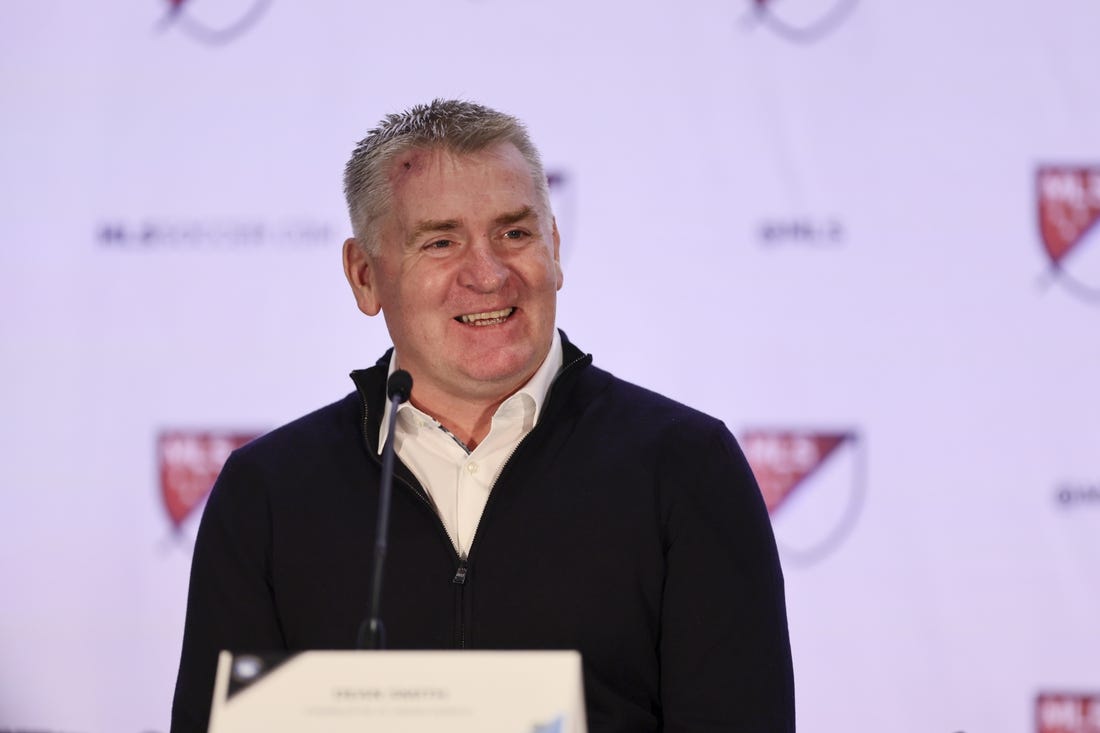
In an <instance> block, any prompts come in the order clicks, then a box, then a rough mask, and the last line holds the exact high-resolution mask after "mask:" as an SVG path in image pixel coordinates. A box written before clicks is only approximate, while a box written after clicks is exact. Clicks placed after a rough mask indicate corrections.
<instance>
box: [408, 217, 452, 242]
mask: <svg viewBox="0 0 1100 733" xmlns="http://www.w3.org/2000/svg"><path fill="white" fill-rule="evenodd" d="M455 229H458V220H456V219H426V220H424V221H422V222H419V223H418V224H417V225H416V226H415V227H413V229H412V231H411V232H409V237H408V239H407V240H405V243H406V244H410V245H411V244H415V243H416V240H418V239H420V237H422V236H424V235H425V234H427V233H428V232H453V231H454V230H455Z"/></svg>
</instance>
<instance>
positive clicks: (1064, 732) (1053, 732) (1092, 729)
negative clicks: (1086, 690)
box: [1035, 692, 1100, 733]
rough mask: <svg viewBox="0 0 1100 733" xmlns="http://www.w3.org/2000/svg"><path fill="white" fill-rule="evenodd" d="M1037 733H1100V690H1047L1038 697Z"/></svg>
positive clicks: (1036, 704)
mask: <svg viewBox="0 0 1100 733" xmlns="http://www.w3.org/2000/svg"><path fill="white" fill-rule="evenodd" d="M1035 730H1036V732H1037V733H1100V693H1095V694H1092V695H1082V694H1075V693H1048V692H1044V693H1042V694H1040V695H1039V697H1038V698H1036V700H1035Z"/></svg>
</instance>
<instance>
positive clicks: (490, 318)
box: [455, 308, 516, 326]
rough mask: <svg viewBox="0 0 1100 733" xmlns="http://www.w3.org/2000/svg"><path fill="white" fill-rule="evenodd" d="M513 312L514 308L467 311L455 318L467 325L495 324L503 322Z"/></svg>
mask: <svg viewBox="0 0 1100 733" xmlns="http://www.w3.org/2000/svg"><path fill="white" fill-rule="evenodd" d="M515 312H516V309H515V308H501V309H500V310H498V311H485V312H484V313H467V314H466V315H464V316H456V317H455V320H456V321H458V322H459V323H465V324H466V325H467V326H495V325H497V324H499V323H504V322H505V321H506V320H508V317H509V316H510V315H512V314H513V313H515Z"/></svg>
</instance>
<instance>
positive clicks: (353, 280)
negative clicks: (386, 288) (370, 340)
mask: <svg viewBox="0 0 1100 733" xmlns="http://www.w3.org/2000/svg"><path fill="white" fill-rule="evenodd" d="M376 274H377V268H376V267H375V265H374V263H373V262H372V259H371V256H370V255H369V254H367V251H366V250H365V249H364V248H363V247H362V246H361V245H360V244H359V242H358V240H356V239H355V238H354V237H351V238H349V239H347V240H346V241H345V242H344V275H346V276H347V278H348V285H350V286H351V292H352V293H354V294H355V302H356V303H357V304H358V305H359V310H361V311H363V312H364V313H366V314H367V315H368V316H376V315H378V312H379V311H380V310H381V309H382V303H381V302H380V301H379V300H378V289H377V288H376V287H375V284H374V277H375V275H376Z"/></svg>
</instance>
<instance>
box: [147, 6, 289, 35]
mask: <svg viewBox="0 0 1100 733" xmlns="http://www.w3.org/2000/svg"><path fill="white" fill-rule="evenodd" d="M165 3H166V4H167V6H168V9H167V12H166V13H165V15H164V17H163V19H162V20H161V22H160V28H161V29H162V30H163V29H165V28H168V27H174V28H179V29H180V30H182V31H183V32H185V33H187V34H188V35H189V36H191V37H192V38H194V39H195V40H197V41H201V42H203V43H209V44H211V45H220V44H223V43H228V42H229V41H232V40H233V39H234V38H236V37H237V36H239V35H241V34H242V33H244V32H245V31H246V30H248V28H250V27H251V26H252V25H253V24H254V23H255V22H256V21H257V20H259V18H260V16H261V15H263V13H264V11H265V10H267V6H268V5H270V4H271V0H217V2H214V1H213V0H165Z"/></svg>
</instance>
